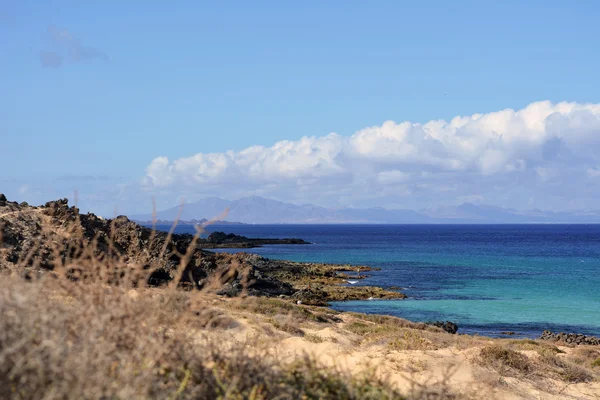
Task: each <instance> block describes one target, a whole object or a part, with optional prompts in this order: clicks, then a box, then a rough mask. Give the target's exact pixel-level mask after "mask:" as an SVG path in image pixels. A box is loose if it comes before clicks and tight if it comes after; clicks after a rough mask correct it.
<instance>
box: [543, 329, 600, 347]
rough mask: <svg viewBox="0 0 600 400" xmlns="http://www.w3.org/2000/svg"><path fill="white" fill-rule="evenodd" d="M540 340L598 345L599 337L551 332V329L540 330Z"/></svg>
mask: <svg viewBox="0 0 600 400" xmlns="http://www.w3.org/2000/svg"><path fill="white" fill-rule="evenodd" d="M540 339H541V340H547V341H551V342H563V343H567V344H574V345H591V346H598V345H600V338H598V337H595V336H586V335H582V334H580V333H565V332H560V333H553V332H552V331H548V330H546V331H544V332H542V336H540Z"/></svg>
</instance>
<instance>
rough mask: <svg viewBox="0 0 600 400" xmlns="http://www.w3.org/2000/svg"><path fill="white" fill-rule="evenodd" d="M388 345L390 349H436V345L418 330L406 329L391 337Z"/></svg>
mask: <svg viewBox="0 0 600 400" xmlns="http://www.w3.org/2000/svg"><path fill="white" fill-rule="evenodd" d="M388 347H389V348H390V349H391V350H400V351H402V350H436V346H435V345H434V344H433V343H432V342H431V341H430V340H428V339H426V338H424V337H423V336H422V335H420V334H419V332H418V331H415V330H409V329H406V330H404V331H403V332H402V334H401V335H400V336H399V337H396V338H395V339H393V340H392V341H391V342H390V343H389V344H388Z"/></svg>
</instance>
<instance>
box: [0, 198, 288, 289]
mask: <svg viewBox="0 0 600 400" xmlns="http://www.w3.org/2000/svg"><path fill="white" fill-rule="evenodd" d="M193 241H194V237H193V236H192V235H189V234H183V235H177V234H174V235H171V236H169V235H168V234H167V233H166V232H160V231H153V230H152V229H149V228H146V227H143V226H141V225H139V224H137V223H135V222H133V221H130V220H129V219H128V218H127V217H124V216H119V217H116V218H114V219H103V218H101V217H98V216H96V215H94V214H90V213H88V214H81V213H80V212H79V210H78V209H77V207H69V205H68V201H67V199H62V200H57V201H51V202H48V203H46V204H45V205H43V206H40V207H33V206H29V205H26V204H18V203H16V202H10V201H7V200H6V197H5V196H4V195H0V269H7V268H13V269H14V268H17V269H18V270H19V271H21V272H22V273H24V274H33V273H39V272H43V271H52V270H54V269H56V268H57V267H58V266H60V267H64V268H65V269H66V270H67V272H68V273H70V274H71V276H73V277H78V276H82V275H85V273H86V272H89V271H85V270H84V266H86V267H90V266H91V265H93V264H94V263H96V264H97V263H98V262H100V261H101V262H102V263H103V264H105V265H106V264H113V265H125V266H131V268H134V266H135V267H136V268H139V270H140V271H148V274H147V275H148V278H147V279H148V283H150V284H151V285H157V286H160V285H163V284H166V283H168V282H171V281H172V280H173V279H178V280H179V283H180V284H181V285H183V286H191V287H197V288H203V287H205V286H206V285H207V284H208V283H209V279H208V278H209V277H214V276H215V275H216V276H217V277H218V281H219V284H220V285H221V286H222V289H221V290H225V291H226V292H227V293H229V294H234V293H239V292H240V291H241V290H242V288H244V289H245V290H247V291H248V292H249V293H250V294H257V295H279V294H284V295H291V294H293V293H294V290H293V289H292V286H291V285H290V284H288V283H284V282H281V281H279V280H277V279H273V278H270V277H268V276H266V275H264V274H261V273H260V272H259V271H257V269H256V267H255V265H253V262H257V259H256V257H255V256H252V255H248V254H243V253H240V254H215V253H211V252H207V251H204V250H202V249H200V248H199V246H196V245H194V243H193ZM183 264H184V265H183ZM123 273H125V271H120V274H123ZM117 278H118V277H115V279H117ZM211 283H212V281H211Z"/></svg>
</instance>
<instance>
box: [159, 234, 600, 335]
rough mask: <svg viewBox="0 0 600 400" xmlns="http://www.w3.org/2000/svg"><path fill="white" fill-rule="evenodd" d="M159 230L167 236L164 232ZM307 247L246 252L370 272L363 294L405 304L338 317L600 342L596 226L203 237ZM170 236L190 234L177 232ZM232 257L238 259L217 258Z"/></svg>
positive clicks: (358, 305)
mask: <svg viewBox="0 0 600 400" xmlns="http://www.w3.org/2000/svg"><path fill="white" fill-rule="evenodd" d="M162 228H164V227H162ZM215 230H219V231H225V232H227V233H231V232H232V233H236V234H240V235H244V236H248V237H261V238H284V237H295V238H301V239H305V240H307V241H310V242H312V243H313V244H311V245H273V246H266V247H262V248H255V249H245V250H244V251H249V252H252V253H256V254H260V255H262V256H265V257H269V258H278V259H287V260H293V261H310V262H328V263H343V264H346V263H348V264H354V265H368V266H372V267H378V268H381V270H380V271H374V272H369V277H368V278H366V279H364V280H362V281H360V283H359V284H362V285H375V286H381V287H384V288H386V287H393V286H397V287H400V288H402V289H401V291H402V292H403V293H405V294H406V295H407V296H409V298H408V299H405V300H371V301H348V302H336V303H333V304H332V308H334V309H336V310H344V311H357V312H365V313H377V314H388V315H395V316H398V317H402V318H405V319H408V320H411V321H436V320H448V321H453V322H455V323H457V324H458V325H459V333H470V334H480V335H486V336H502V335H503V333H502V332H507V331H510V332H515V336H520V337H531V338H534V337H538V336H539V335H540V334H541V333H542V331H543V330H545V329H549V330H552V331H559V332H575V333H583V334H587V335H596V336H600V225H223V226H211V227H210V228H209V231H215ZM176 232H178V233H183V232H193V227H190V226H181V227H178V228H177V230H176ZM219 251H229V252H236V251H240V250H219Z"/></svg>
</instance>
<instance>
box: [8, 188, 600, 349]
mask: <svg viewBox="0 0 600 400" xmlns="http://www.w3.org/2000/svg"><path fill="white" fill-rule="evenodd" d="M265 244H308V242H305V241H304V240H302V239H251V238H247V237H244V236H239V235H234V234H225V233H223V232H214V233H212V234H211V235H209V237H208V238H206V239H200V240H197V241H195V239H194V237H193V236H192V235H190V234H173V235H169V234H168V233H166V232H161V231H153V230H152V229H150V228H148V227H145V226H141V225H139V224H138V223H136V222H133V221H130V220H129V219H128V218H127V217H124V216H119V217H116V218H114V219H103V218H101V217H98V216H96V215H94V214H91V213H88V214H81V213H79V210H78V209H77V207H69V205H68V201H67V200H66V199H62V200H57V201H51V202H48V203H46V204H45V205H43V206H37V207H36V206H30V205H28V204H27V203H16V202H11V201H8V200H7V199H6V197H5V196H4V195H2V194H0V273H1V272H2V271H9V270H10V271H15V270H16V271H18V272H19V273H21V274H22V275H23V276H25V277H31V276H33V275H39V274H44V273H47V272H51V271H53V270H55V267H56V265H58V264H60V265H62V266H64V267H67V270H68V272H69V273H70V274H71V275H72V276H73V277H76V276H79V277H80V276H83V275H84V274H85V271H82V270H78V268H79V267H78V265H79V264H81V261H82V258H81V257H83V256H84V255H85V254H87V255H85V257H97V258H99V259H103V260H106V259H112V260H114V261H115V263H121V264H126V265H138V266H141V269H142V270H143V271H147V272H148V274H147V282H148V283H149V284H150V285H152V286H163V285H167V284H169V283H170V282H171V281H173V280H175V279H179V281H178V282H179V286H181V287H184V288H197V289H207V288H208V287H209V286H212V287H213V289H214V291H215V292H216V293H218V294H220V295H224V296H238V295H240V294H247V295H252V296H266V297H278V298H283V299H289V300H293V301H295V302H299V303H301V304H306V305H314V306H328V305H329V303H330V302H333V301H347V300H370V299H404V298H406V295H404V294H403V293H401V292H399V291H396V290H391V289H389V290H386V289H383V288H381V287H375V286H362V285H350V284H348V281H355V280H360V279H364V278H365V277H367V276H368V273H369V272H371V271H375V270H377V269H376V268H371V267H368V266H354V265H336V264H325V263H300V262H293V261H286V260H271V259H268V258H264V257H261V256H258V255H254V254H247V253H237V254H228V253H213V252H210V251H206V249H209V248H236V247H237V248H252V247H257V246H262V245H265ZM91 246H93V247H94V248H93V251H92V253H91V254H88V253H89V251H87V250H89V248H90V247H91ZM190 247H193V249H192V251H191V252H190V253H189V254H188V255H186V251H187V250H188V249H189V248H190ZM184 255H186V256H185V257H184ZM78 257H79V258H78ZM75 261H77V262H75ZM182 263H185V265H184V266H183V270H182V271H181V264H182ZM215 277H216V279H215ZM215 281H216V282H217V287H216V288H214V286H215ZM429 324H431V325H434V326H437V327H440V328H442V329H444V330H445V331H446V332H449V333H456V331H457V330H458V326H457V325H456V324H454V323H452V322H449V321H436V322H430V323H429ZM510 333H511V332H505V334H507V335H509V334H510ZM540 339H541V340H545V341H554V342H561V343H566V344H569V345H599V344H600V338H597V337H593V336H585V335H581V334H575V333H552V332H550V331H544V332H543V334H542V335H541V337H540Z"/></svg>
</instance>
